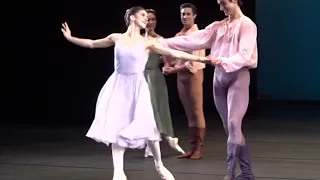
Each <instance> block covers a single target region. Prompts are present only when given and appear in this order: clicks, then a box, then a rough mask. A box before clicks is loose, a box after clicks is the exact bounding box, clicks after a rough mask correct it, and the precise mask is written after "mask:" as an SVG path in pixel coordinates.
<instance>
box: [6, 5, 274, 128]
mask: <svg viewBox="0 0 320 180" xmlns="http://www.w3.org/2000/svg"><path fill="white" fill-rule="evenodd" d="M186 2H190V3H193V4H195V5H196V6H197V8H198V10H199V13H198V17H197V19H196V23H197V24H198V26H199V28H204V27H205V26H207V25H209V24H210V23H212V22H213V21H215V20H221V19H222V18H224V14H223V12H221V11H220V10H219V6H218V4H217V2H216V1H215V0H214V1H204V0H202V1H197V2H196V1H181V0H175V1H168V0H166V1H137V0H136V1H135V3H132V2H130V1H123V0H118V1H112V2H111V1H110V2H107V1H90V2H88V1H65V2H58V1H57V2H52V3H47V4H46V8H36V6H33V8H34V9H37V10H36V11H33V10H31V9H28V8H27V7H25V8H24V11H20V10H18V9H15V10H14V11H12V12H11V14H10V20H9V22H10V23H9V24H8V28H4V30H6V31H8V33H9V34H8V35H7V34H4V38H5V39H9V41H8V42H9V43H8V44H7V47H9V48H10V49H11V50H9V51H6V52H4V54H5V55H6V56H4V57H6V59H5V61H3V65H4V66H3V73H4V76H3V77H4V78H3V88H2V92H3V93H2V95H3V98H2V105H3V106H4V107H5V108H3V109H2V110H3V113H2V114H3V117H5V118H3V119H2V123H19V124H39V125H53V124H64V125H66V124H68V125H70V126H76V125H82V124H90V123H91V122H92V120H93V117H94V109H95V103H96V99H97V96H98V93H99V91H100V89H101V88H102V86H103V84H104V83H105V82H106V80H107V79H108V77H109V76H110V75H111V74H112V72H113V70H114V67H113V48H107V49H94V50H91V49H85V48H81V47H77V46H75V45H73V44H71V43H69V42H67V41H66V40H65V39H64V37H63V35H62V32H61V31H60V28H61V23H62V22H67V23H68V25H69V27H70V29H71V31H72V35H74V36H76V37H80V38H89V39H97V38H103V37H106V36H107V35H109V34H110V33H114V32H124V31H125V30H126V27H125V24H124V21H123V16H124V13H125V11H126V9H128V8H130V7H132V6H135V5H140V6H143V7H145V8H152V9H155V10H156V11H157V18H158V26H157V29H156V30H157V32H158V33H159V34H160V35H162V36H164V37H172V36H174V35H175V34H176V33H177V32H178V31H180V29H181V28H182V24H181V21H180V10H179V6H180V5H181V4H182V3H186ZM111 3H112V4H111ZM29 5H30V4H29ZM20 6H21V8H22V9H23V6H24V5H23V4H20ZM12 7H15V6H12ZM255 9H256V4H255V1H253V0H244V5H243V7H242V10H243V12H244V14H245V15H247V16H249V17H250V18H251V19H252V20H253V21H256V17H255V16H256V13H255ZM262 9H263V8H262ZM260 10H261V7H260ZM25 12H26V13H25ZM35 12H37V13H35ZM38 12H40V13H38ZM27 14H28V15H27ZM29 14H34V15H32V18H30V17H31V16H29ZM260 17H261V16H260ZM257 24H258V28H259V23H257ZM8 29H9V30H8ZM260 31H261V28H259V29H258V36H259V42H258V44H259V52H261V51H264V53H263V54H261V53H260V54H259V63H260V64H263V62H262V61H268V60H269V59H267V57H268V56H266V54H267V53H268V51H267V50H266V49H263V48H260V44H261V42H262V41H264V40H265V39H263V38H268V37H260V35H259V33H260ZM265 34H266V32H265ZM6 35H7V36H6ZM10 39H11V40H10ZM17 42H21V44H18V43H17ZM260 64H259V67H260ZM264 64H266V63H264ZM265 67H266V65H265ZM213 70H214V69H213V67H210V66H207V68H206V69H205V81H204V85H203V86H204V110H205V114H206V115H207V116H210V115H214V116H216V117H217V112H216V108H215V106H214V103H213V97H212V76H213ZM257 72H259V68H258V69H255V70H251V87H250V105H249V109H248V113H247V116H256V115H257V114H259V112H260V111H261V104H264V103H265V102H263V101H261V100H259V99H258V91H257V88H258V86H257V81H258V80H257ZM167 83H168V89H169V99H170V108H171V112H172V115H173V116H180V115H183V114H184V113H183V109H182V106H181V104H180V100H179V98H178V96H177V88H176V76H175V75H170V76H167ZM259 83H260V84H263V83H265V82H264V81H259ZM266 83H269V82H266ZM7 117H9V118H7ZM207 121H220V120H219V119H217V118H214V119H208V118H207ZM183 123H184V122H183Z"/></svg>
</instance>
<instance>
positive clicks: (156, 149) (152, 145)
mask: <svg viewBox="0 0 320 180" xmlns="http://www.w3.org/2000/svg"><path fill="white" fill-rule="evenodd" d="M148 146H149V149H150V151H151V152H152V154H153V158H154V162H155V164H156V165H157V166H162V165H163V163H162V159H161V150H160V143H159V141H148Z"/></svg>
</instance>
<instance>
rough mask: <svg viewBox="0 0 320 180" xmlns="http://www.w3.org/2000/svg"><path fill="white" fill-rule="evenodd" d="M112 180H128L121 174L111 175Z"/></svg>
mask: <svg viewBox="0 0 320 180" xmlns="http://www.w3.org/2000/svg"><path fill="white" fill-rule="evenodd" d="M112 180H128V178H127V176H126V175H125V174H124V172H123V173H113V178H112Z"/></svg>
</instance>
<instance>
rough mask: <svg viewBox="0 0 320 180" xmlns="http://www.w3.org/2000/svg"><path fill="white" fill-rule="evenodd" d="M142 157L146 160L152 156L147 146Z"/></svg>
mask: <svg viewBox="0 0 320 180" xmlns="http://www.w3.org/2000/svg"><path fill="white" fill-rule="evenodd" d="M144 157H145V158H147V157H153V154H152V152H151V150H150V148H149V146H147V147H146V149H145V152H144Z"/></svg>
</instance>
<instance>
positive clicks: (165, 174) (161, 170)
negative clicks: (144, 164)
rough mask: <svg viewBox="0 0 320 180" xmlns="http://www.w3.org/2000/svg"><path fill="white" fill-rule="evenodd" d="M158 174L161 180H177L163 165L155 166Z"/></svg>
mask: <svg viewBox="0 0 320 180" xmlns="http://www.w3.org/2000/svg"><path fill="white" fill-rule="evenodd" d="M155 167H156V170H157V172H158V174H159V175H160V177H161V179H163V180H175V178H174V177H173V175H172V174H171V172H170V171H169V170H168V169H167V168H166V167H164V166H163V164H156V165H155Z"/></svg>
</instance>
